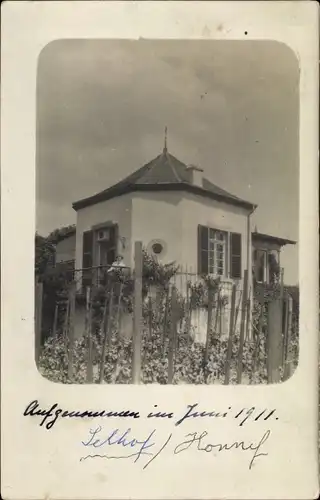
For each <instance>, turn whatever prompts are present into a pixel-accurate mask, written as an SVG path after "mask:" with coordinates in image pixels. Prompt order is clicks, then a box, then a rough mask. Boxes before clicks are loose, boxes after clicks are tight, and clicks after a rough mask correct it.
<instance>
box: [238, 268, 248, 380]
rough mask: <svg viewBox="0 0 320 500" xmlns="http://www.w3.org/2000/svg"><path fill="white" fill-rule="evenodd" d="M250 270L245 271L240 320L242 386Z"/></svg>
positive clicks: (239, 356) (239, 376)
mask: <svg viewBox="0 0 320 500" xmlns="http://www.w3.org/2000/svg"><path fill="white" fill-rule="evenodd" d="M247 301H248V270H247V269H246V270H245V271H244V276H243V294H242V308H241V320H240V339H239V353H238V372H237V384H241V381H242V370H243V364H242V357H243V345H244V333H245V331H244V327H245V321H246V308H247V307H248V304H247Z"/></svg>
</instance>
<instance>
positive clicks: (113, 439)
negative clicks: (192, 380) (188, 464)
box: [80, 426, 271, 470]
mask: <svg viewBox="0 0 320 500" xmlns="http://www.w3.org/2000/svg"><path fill="white" fill-rule="evenodd" d="M102 431H103V429H102V427H101V426H98V427H96V428H95V429H90V431H89V434H90V436H89V438H88V439H87V440H86V441H81V443H82V445H83V446H84V447H86V448H93V449H95V450H96V449H102V448H103V450H105V449H106V447H109V448H110V447H111V448H112V449H114V450H115V449H117V450H118V449H119V448H118V447H120V448H121V449H122V450H126V453H125V454H116V453H115V454H114V455H111V454H107V453H104V454H98V453H93V454H88V455H86V456H83V457H81V458H80V461H84V460H87V459H96V458H104V459H129V458H134V462H137V461H138V460H139V459H140V458H141V457H143V456H147V457H151V458H149V460H148V461H147V463H145V465H144V466H143V469H146V468H147V467H148V466H149V465H150V463H151V462H152V461H153V460H155V459H156V458H157V457H158V456H159V455H160V453H162V452H163V450H164V449H165V448H166V447H167V446H168V444H169V442H170V441H171V439H172V434H169V436H168V437H167V439H166V440H165V442H164V443H163V444H162V445H161V446H157V445H156V443H155V442H154V440H155V433H156V430H155V429H154V430H153V431H152V432H151V433H150V434H148V436H147V437H146V438H145V439H137V438H136V437H134V436H133V435H132V434H131V432H132V431H131V429H130V428H128V429H127V430H126V431H125V432H123V431H120V430H119V429H115V430H113V431H112V432H111V433H109V434H108V435H107V436H106V437H104V438H100V437H98V435H100V434H101V433H102ZM270 434H271V431H270V430H267V431H266V432H265V433H264V434H263V436H262V437H261V439H260V440H259V441H258V442H257V443H253V442H248V443H245V442H244V441H234V442H232V443H212V442H208V439H209V438H208V432H207V431H204V432H202V433H201V434H199V433H198V432H192V433H189V434H187V435H186V436H185V438H186V439H185V440H184V441H182V442H180V443H179V444H177V445H176V446H175V448H174V449H173V453H174V455H177V454H179V453H182V452H185V451H187V450H189V449H191V448H192V447H193V449H196V450H197V451H201V452H205V453H213V452H215V451H218V452H222V451H224V452H233V451H234V450H240V451H241V452H251V454H250V455H249V456H250V462H249V470H251V469H252V466H253V464H254V462H255V460H256V459H257V458H258V457H263V456H264V457H265V456H267V455H268V453H262V452H261V451H262V447H263V445H264V444H265V443H266V441H267V440H268V439H269V437H270ZM205 438H206V439H205ZM252 452H253V453H252Z"/></svg>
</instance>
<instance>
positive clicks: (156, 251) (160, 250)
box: [152, 243, 163, 255]
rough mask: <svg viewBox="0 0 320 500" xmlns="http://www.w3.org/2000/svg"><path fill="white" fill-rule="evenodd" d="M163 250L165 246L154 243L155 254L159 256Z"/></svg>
mask: <svg viewBox="0 0 320 500" xmlns="http://www.w3.org/2000/svg"><path fill="white" fill-rule="evenodd" d="M162 250H163V246H162V245H161V243H154V244H153V245H152V251H153V253H155V254H157V255H159V253H161V252H162Z"/></svg>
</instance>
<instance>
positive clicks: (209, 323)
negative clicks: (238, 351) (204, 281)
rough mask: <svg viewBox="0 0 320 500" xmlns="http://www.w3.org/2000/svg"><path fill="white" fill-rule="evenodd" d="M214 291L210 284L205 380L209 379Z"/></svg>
mask: <svg viewBox="0 0 320 500" xmlns="http://www.w3.org/2000/svg"><path fill="white" fill-rule="evenodd" d="M213 297H214V294H213V290H212V286H211V285H210V283H209V284H208V319H207V338H206V349H205V352H204V374H205V379H207V372H208V370H207V364H208V357H209V348H210V341H211V327H212V306H213Z"/></svg>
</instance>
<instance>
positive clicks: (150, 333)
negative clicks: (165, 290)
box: [148, 296, 152, 339]
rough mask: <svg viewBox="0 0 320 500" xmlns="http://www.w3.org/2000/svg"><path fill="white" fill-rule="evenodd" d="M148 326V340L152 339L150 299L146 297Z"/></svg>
mask: <svg viewBox="0 0 320 500" xmlns="http://www.w3.org/2000/svg"><path fill="white" fill-rule="evenodd" d="M148 325H149V338H150V339H151V337H152V297H150V296H149V297H148Z"/></svg>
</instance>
